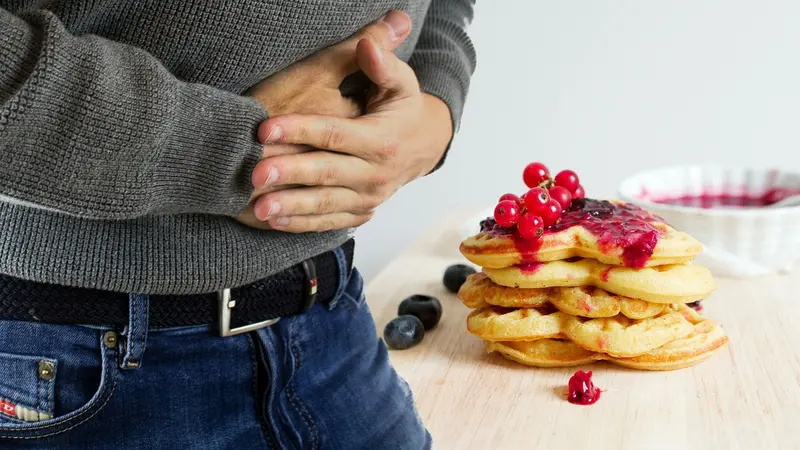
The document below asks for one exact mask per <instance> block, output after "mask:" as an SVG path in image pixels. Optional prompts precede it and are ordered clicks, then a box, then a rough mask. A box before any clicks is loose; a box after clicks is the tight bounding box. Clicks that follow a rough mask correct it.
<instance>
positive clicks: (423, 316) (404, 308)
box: [397, 294, 442, 330]
mask: <svg viewBox="0 0 800 450" xmlns="http://www.w3.org/2000/svg"><path fill="white" fill-rule="evenodd" d="M406 314H408V315H411V316H414V317H416V318H417V319H419V320H420V321H422V325H424V326H425V330H430V329H431V328H433V327H435V326H436V324H437V323H439V319H441V318H442V304H441V303H439V299H437V298H436V297H431V296H429V295H420V294H417V295H412V296H411V297H408V298H407V299H405V300H403V301H402V302H401V303H400V306H398V307H397V315H398V316H404V315H406Z"/></svg>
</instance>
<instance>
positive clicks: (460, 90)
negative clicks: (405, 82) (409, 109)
mask: <svg viewBox="0 0 800 450" xmlns="http://www.w3.org/2000/svg"><path fill="white" fill-rule="evenodd" d="M434 56H435V57H434ZM442 58H444V60H443V59H442ZM452 59H453V61H448V58H447V55H446V54H439V55H431V56H430V57H427V55H425V56H418V55H415V57H414V63H416V64H418V67H416V70H415V72H416V74H417V79H418V80H419V85H420V89H421V90H422V92H425V93H427V94H430V95H433V96H435V97H438V98H439V99H441V100H442V101H443V102H444V103H445V104H446V105H447V107H448V108H450V118H451V120H452V121H453V135H452V136H451V137H450V142H448V143H447V148H446V149H445V151H444V153H443V154H442V158H441V159H440V160H439V162H438V163H436V166H435V167H434V168H433V169H432V170H431V171H430V173H433V172H435V171H437V170H439V168H440V167H442V165H443V164H444V162H445V159H446V158H447V154H448V153H449V152H450V145H451V144H452V142H453V138H454V137H455V135H456V133H457V132H458V129H459V127H460V125H461V114H462V113H463V111H464V102H465V100H466V95H467V90H468V88H469V77H464V75H463V70H459V69H458V67H460V66H458V65H456V64H458V61H457V60H456V58H455V57H453V58H452ZM443 62H445V63H446V62H450V63H451V64H443Z"/></svg>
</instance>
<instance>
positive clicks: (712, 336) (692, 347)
mask: <svg viewBox="0 0 800 450" xmlns="http://www.w3.org/2000/svg"><path fill="white" fill-rule="evenodd" d="M681 313H682V314H684V316H685V317H686V318H687V319H688V320H689V321H690V322H691V323H692V325H693V328H692V332H691V333H689V334H688V335H687V336H685V337H684V338H682V339H677V340H675V341H672V342H670V343H667V344H665V345H663V346H661V347H659V348H657V349H655V350H653V351H650V352H647V353H645V354H644V355H639V356H636V357H633V358H614V359H612V360H611V361H613V362H614V363H615V364H619V365H621V366H625V367H630V368H633V369H642V370H675V369H682V368H685V367H689V366H693V365H695V364H697V363H699V362H701V361H705V360H706V359H708V358H710V357H711V356H712V355H713V354H714V353H715V352H716V351H718V350H719V349H721V348H722V347H723V346H725V344H727V343H728V336H726V335H725V331H724V330H723V329H722V327H721V326H719V324H717V323H716V322H714V321H713V320H710V319H706V318H704V317H703V316H701V315H700V314H698V313H697V312H695V311H694V310H693V309H691V308H685V309H682V310H681Z"/></svg>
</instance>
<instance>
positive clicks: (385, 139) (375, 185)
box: [253, 39, 453, 232]
mask: <svg viewBox="0 0 800 450" xmlns="http://www.w3.org/2000/svg"><path fill="white" fill-rule="evenodd" d="M356 53H357V58H358V65H359V67H361V70H362V71H363V72H364V73H365V74H366V75H367V76H368V77H369V79H370V80H372V82H373V83H375V85H376V87H377V89H376V91H375V93H374V95H373V96H372V97H371V98H370V101H369V103H368V105H367V114H365V115H364V116H361V117H359V118H356V119H347V118H339V117H327V116H321V115H297V114H291V115H286V116H281V117H274V118H271V119H269V120H267V121H265V122H264V124H263V125H262V126H261V127H260V128H259V137H260V138H261V139H263V140H265V141H266V142H267V143H282V144H296V145H308V146H311V147H315V148H318V149H323V150H320V151H312V152H306V153H302V154H292V155H280V156H273V157H269V158H266V159H263V160H261V162H259V163H258V165H256V168H255V170H254V171H253V183H254V186H256V188H257V191H256V194H257V195H260V194H263V195H261V196H260V197H259V198H257V200H256V201H255V204H254V211H255V215H256V217H257V218H258V219H261V220H268V223H269V225H270V226H271V227H272V228H275V229H279V230H282V231H290V232H307V231H325V230H330V229H339V228H348V227H354V226H359V225H361V224H363V223H365V222H366V221H368V220H369V219H370V218H371V217H372V214H373V211H374V209H375V208H376V207H377V206H378V205H380V204H381V203H383V202H384V201H386V200H387V199H388V198H389V197H391V196H392V195H393V194H394V193H395V192H396V191H397V189H399V188H400V187H402V186H403V185H405V184H406V183H408V182H410V181H412V180H414V179H416V178H419V177H421V176H424V175H425V174H427V173H428V172H430V170H432V169H433V167H434V166H435V165H436V163H437V162H438V161H439V160H440V159H441V157H442V154H443V153H444V150H445V149H446V147H447V144H448V142H449V141H450V138H451V136H452V133H453V130H452V120H451V117H450V111H449V109H448V107H447V105H445V104H444V102H442V101H441V100H439V99H438V98H436V97H433V96H430V95H427V94H422V93H421V92H420V89H419V84H418V82H417V79H416V76H415V74H414V72H413V70H412V69H411V68H410V67H409V66H408V65H407V64H405V63H404V62H402V61H400V60H399V59H397V58H396V57H395V56H394V55H393V54H392V53H391V52H389V51H386V50H383V49H381V48H380V47H379V46H378V45H377V44H376V43H375V42H373V41H371V40H369V39H362V40H361V41H359V43H358V46H357V49H356ZM286 185H289V186H296V185H302V186H304V187H293V188H291V189H285V190H281V191H278V192H269V190H270V189H272V188H274V187H275V186H286Z"/></svg>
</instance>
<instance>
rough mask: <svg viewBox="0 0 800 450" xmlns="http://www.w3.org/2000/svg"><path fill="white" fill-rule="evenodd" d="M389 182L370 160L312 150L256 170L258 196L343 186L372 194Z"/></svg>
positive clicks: (267, 161) (265, 162) (272, 160)
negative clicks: (281, 189)
mask: <svg viewBox="0 0 800 450" xmlns="http://www.w3.org/2000/svg"><path fill="white" fill-rule="evenodd" d="M387 181H388V180H385V179H383V178H380V177H379V176H377V175H376V171H375V168H374V167H373V166H372V165H371V164H370V163H369V162H367V161H365V160H363V159H361V158H357V157H354V156H350V155H341V154H337V153H332V152H326V151H313V152H308V153H303V154H299V155H283V156H276V157H273V158H267V159H263V160H261V161H260V162H259V163H258V164H256V167H255V169H254V170H253V186H254V187H255V188H256V195H258V194H259V193H261V192H266V191H267V190H269V189H270V188H272V187H274V186H276V185H287V184H288V185H295V184H296V185H305V186H342V187H349V188H353V189H358V190H362V191H371V190H374V189H375V188H377V187H379V186H382V185H384V184H386V182H387Z"/></svg>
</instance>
